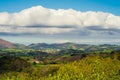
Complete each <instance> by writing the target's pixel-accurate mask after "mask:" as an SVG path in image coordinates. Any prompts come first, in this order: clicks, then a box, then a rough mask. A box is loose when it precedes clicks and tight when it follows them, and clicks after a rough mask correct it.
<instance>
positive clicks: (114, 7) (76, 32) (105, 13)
mask: <svg viewBox="0 0 120 80" xmlns="http://www.w3.org/2000/svg"><path fill="white" fill-rule="evenodd" d="M119 35H120V0H0V38H2V39H5V40H8V41H11V42H14V43H22V44H30V43H43V42H45V43H64V42H74V43H87V44H103V43H106V44H109V43H110V44H111V43H112V44H120V37H119Z"/></svg>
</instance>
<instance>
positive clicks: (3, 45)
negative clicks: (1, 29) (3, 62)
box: [0, 39, 27, 49]
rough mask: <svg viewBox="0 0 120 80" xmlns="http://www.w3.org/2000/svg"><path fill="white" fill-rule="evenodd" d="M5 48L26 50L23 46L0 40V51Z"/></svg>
mask: <svg viewBox="0 0 120 80" xmlns="http://www.w3.org/2000/svg"><path fill="white" fill-rule="evenodd" d="M6 48H20V49H25V48H27V47H26V46H25V45H23V44H15V43H12V42H9V41H6V40H3V39H0V49H6Z"/></svg>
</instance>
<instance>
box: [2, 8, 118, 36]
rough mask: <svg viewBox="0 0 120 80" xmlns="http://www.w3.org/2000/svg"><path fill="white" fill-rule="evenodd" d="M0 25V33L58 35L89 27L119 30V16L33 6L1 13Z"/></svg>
mask: <svg viewBox="0 0 120 80" xmlns="http://www.w3.org/2000/svg"><path fill="white" fill-rule="evenodd" d="M0 25H1V26H0V32H9V33H45V34H58V33H65V32H71V31H73V30H75V29H76V30H79V29H81V28H88V27H91V26H96V28H98V29H99V28H102V29H120V16H115V15H113V14H110V13H104V12H93V11H88V12H80V11H76V10H73V9H66V10H65V9H58V10H55V9H48V8H44V7H42V6H35V7H31V8H28V9H24V10H22V11H20V12H17V13H7V12H1V13H0ZM36 26H37V28H36ZM44 26H47V28H46V27H44ZM38 27H40V28H38ZM41 27H42V28H41ZM50 27H52V28H50ZM63 27H65V28H63ZM67 27H68V28H67Z"/></svg>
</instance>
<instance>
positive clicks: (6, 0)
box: [0, 0, 120, 15]
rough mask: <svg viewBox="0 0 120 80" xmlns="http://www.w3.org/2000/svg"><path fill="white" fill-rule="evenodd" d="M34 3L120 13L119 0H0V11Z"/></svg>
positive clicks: (33, 4) (52, 6) (8, 10)
mask: <svg viewBox="0 0 120 80" xmlns="http://www.w3.org/2000/svg"><path fill="white" fill-rule="evenodd" d="M36 5H41V6H44V7H47V8H54V9H59V8H63V9H65V8H73V9H75V10H80V11H104V12H110V13H113V14H115V15H120V13H119V12H120V0H0V11H1V12H3V11H7V12H17V11H21V10H23V9H25V8H29V7H31V6H36Z"/></svg>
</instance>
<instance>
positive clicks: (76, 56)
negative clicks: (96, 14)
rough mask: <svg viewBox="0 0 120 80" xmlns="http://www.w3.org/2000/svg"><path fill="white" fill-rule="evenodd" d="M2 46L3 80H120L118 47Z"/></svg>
mask: <svg viewBox="0 0 120 80" xmlns="http://www.w3.org/2000/svg"><path fill="white" fill-rule="evenodd" d="M0 44H2V46H1V47H2V48H0V80H120V46H118V45H109V44H104V45H87V44H74V43H64V44H46V43H42V44H31V45H29V46H27V47H26V46H24V45H19V44H14V46H13V44H12V43H9V42H4V41H3V42H1V43H0ZM5 44H6V45H8V46H9V47H8V46H5V47H4V45H5ZM3 47H4V48H3ZM23 47H24V48H23Z"/></svg>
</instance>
